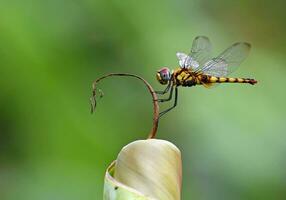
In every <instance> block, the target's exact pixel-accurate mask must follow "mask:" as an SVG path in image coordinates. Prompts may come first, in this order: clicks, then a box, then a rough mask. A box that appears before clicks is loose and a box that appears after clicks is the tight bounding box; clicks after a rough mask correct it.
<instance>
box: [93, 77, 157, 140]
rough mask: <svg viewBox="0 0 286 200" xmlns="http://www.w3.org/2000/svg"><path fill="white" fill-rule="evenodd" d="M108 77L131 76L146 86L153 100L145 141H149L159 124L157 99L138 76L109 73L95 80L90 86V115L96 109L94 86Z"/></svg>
mask: <svg viewBox="0 0 286 200" xmlns="http://www.w3.org/2000/svg"><path fill="white" fill-rule="evenodd" d="M109 76H131V77H135V78H137V79H139V80H141V81H143V83H144V84H145V85H146V87H147V88H148V90H149V92H150V94H151V96H152V99H153V126H152V129H151V131H150V133H149V136H148V138H147V139H150V138H155V136H156V132H157V129H158V123H159V104H158V97H157V95H156V93H155V91H154V89H153V88H152V86H151V85H150V84H149V83H148V82H147V81H146V80H145V79H143V78H142V77H140V76H137V75H134V74H128V73H111V74H107V75H104V76H102V77H100V78H98V79H96V80H95V81H94V82H93V84H92V88H93V90H92V97H91V98H90V102H91V113H93V112H94V111H95V108H96V89H97V88H96V86H97V84H98V82H99V81H101V80H102V79H105V78H107V77H109ZM100 93H101V94H100V95H101V96H102V92H101V91H100Z"/></svg>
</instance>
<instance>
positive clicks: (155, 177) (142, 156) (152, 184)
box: [105, 139, 182, 200]
mask: <svg viewBox="0 0 286 200" xmlns="http://www.w3.org/2000/svg"><path fill="white" fill-rule="evenodd" d="M108 173H109V175H108V176H110V177H106V182H105V197H106V200H107V199H108V198H109V199H110V200H113V199H116V198H117V197H118V195H119V193H118V192H114V191H117V190H118V191H119V190H121V188H122V190H125V191H128V192H129V194H128V195H139V196H138V197H136V198H133V199H140V198H142V199H157V200H161V199H162V200H180V196H181V195H180V193H181V180H182V163H181V153H180V150H179V149H178V148H177V147H176V146H175V145H173V144H172V143H170V142H168V141H165V140H158V139H148V140H137V141H134V142H132V143H130V144H128V145H126V146H125V147H124V148H123V149H122V150H121V151H120V153H119V154H118V157H117V160H116V162H114V163H113V164H112V165H111V166H110V167H109V170H108ZM113 177H114V178H113ZM111 178H112V179H111ZM108 180H113V182H112V184H113V185H112V184H111V182H107V181H108ZM115 182H116V184H115ZM110 185H111V186H110ZM116 188H117V190H115V189H116ZM112 189H113V191H112ZM107 191H108V192H109V194H108V192H107ZM124 194H125V195H127V193H124ZM140 195H141V196H140ZM107 197H108V198H107ZM139 197H140V198H139ZM131 199H132V198H131ZM125 200H128V198H127V197H126V198H125Z"/></svg>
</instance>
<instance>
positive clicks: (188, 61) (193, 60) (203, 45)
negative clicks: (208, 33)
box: [177, 36, 211, 70]
mask: <svg viewBox="0 0 286 200" xmlns="http://www.w3.org/2000/svg"><path fill="white" fill-rule="evenodd" d="M177 58H178V59H179V64H180V66H181V68H192V69H193V70H196V69H198V68H199V67H202V66H203V65H204V64H205V63H206V62H207V61H209V60H210V59H211V43H210V41H209V39H208V38H207V37H205V36H197V37H196V38H195V39H194V40H193V44H192V48H191V51H190V53H189V54H188V55H187V54H185V53H180V52H178V53H177Z"/></svg>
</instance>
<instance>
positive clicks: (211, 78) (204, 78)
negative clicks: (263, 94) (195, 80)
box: [199, 75, 257, 85]
mask: <svg viewBox="0 0 286 200" xmlns="http://www.w3.org/2000/svg"><path fill="white" fill-rule="evenodd" d="M199 80H200V82H201V84H207V83H249V84H251V85H254V84H256V83H257V81H256V80H254V79H251V78H227V77H215V76H207V75H201V76H200V77H199Z"/></svg>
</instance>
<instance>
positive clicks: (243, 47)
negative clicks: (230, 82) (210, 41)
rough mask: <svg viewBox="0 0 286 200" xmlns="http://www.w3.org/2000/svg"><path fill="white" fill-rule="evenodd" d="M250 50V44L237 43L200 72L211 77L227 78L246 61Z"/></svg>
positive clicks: (208, 63)
mask: <svg viewBox="0 0 286 200" xmlns="http://www.w3.org/2000/svg"><path fill="white" fill-rule="evenodd" d="M250 48H251V45H250V44H249V43H242V42H241V43H235V44H233V45H232V46H230V47H229V48H228V49H226V50H225V51H224V52H222V53H221V54H220V55H219V56H217V57H216V58H213V59H212V60H210V61H208V62H207V63H206V64H205V65H204V66H203V67H202V68H201V69H200V71H202V72H203V73H204V74H207V75H211V76H221V77H222V76H227V75H229V74H230V73H232V72H234V71H235V70H236V69H237V68H238V66H239V65H240V64H241V63H242V61H243V60H245V58H246V57H247V55H248V54H249V51H250Z"/></svg>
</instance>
